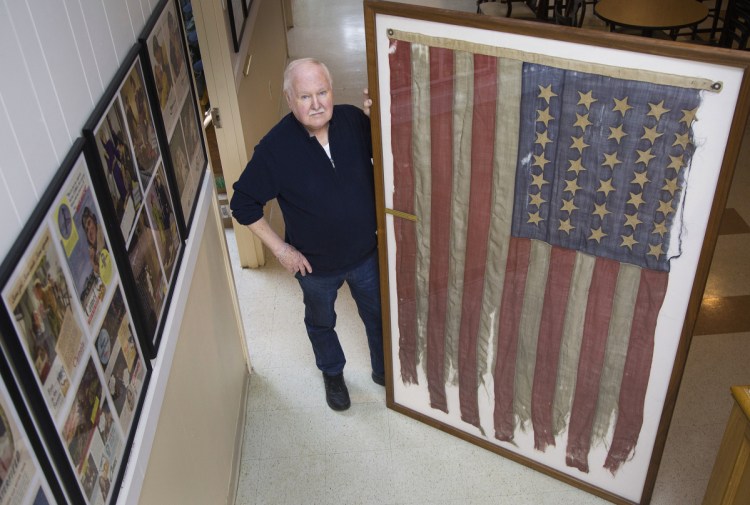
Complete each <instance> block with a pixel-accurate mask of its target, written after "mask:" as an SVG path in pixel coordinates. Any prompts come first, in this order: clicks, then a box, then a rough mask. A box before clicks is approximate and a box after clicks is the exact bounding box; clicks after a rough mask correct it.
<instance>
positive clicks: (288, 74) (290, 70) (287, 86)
mask: <svg viewBox="0 0 750 505" xmlns="http://www.w3.org/2000/svg"><path fill="white" fill-rule="evenodd" d="M308 63H309V64H312V65H318V66H319V67H320V68H322V69H323V74H324V75H325V76H326V79H327V80H328V85H329V87H331V88H333V79H332V78H331V72H330V71H329V70H328V67H327V66H326V64H325V63H323V62H322V61H320V60H318V59H315V58H300V59H298V60H292V61H290V62H289V64H288V65H287V66H286V69H285V70H284V94H285V95H286V96H287V97H291V96H292V94H291V93H292V80H293V79H294V71H295V70H296V69H297V67H299V66H300V65H305V64H308Z"/></svg>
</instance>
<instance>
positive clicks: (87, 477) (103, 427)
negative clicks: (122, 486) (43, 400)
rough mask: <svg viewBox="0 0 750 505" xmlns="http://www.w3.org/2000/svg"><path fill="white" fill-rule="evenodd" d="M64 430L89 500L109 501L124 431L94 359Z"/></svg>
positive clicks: (63, 433)
mask: <svg viewBox="0 0 750 505" xmlns="http://www.w3.org/2000/svg"><path fill="white" fill-rule="evenodd" d="M61 434H62V438H63V441H64V443H65V446H66V447H67V450H68V455H69V456H70V459H71V462H72V463H73V465H74V467H75V470H76V472H77V474H78V479H79V482H80V484H81V488H82V489H83V493H84V494H85V496H86V498H87V499H88V502H89V503H90V504H93V505H98V504H102V503H106V502H107V499H108V498H109V496H110V493H111V491H112V480H113V478H114V476H115V474H116V469H117V467H118V465H119V463H120V454H121V453H122V448H121V446H122V435H121V434H120V431H119V429H118V427H117V426H116V425H115V420H114V417H113V415H112V409H111V408H110V403H109V401H108V400H107V398H106V396H105V395H104V386H103V384H102V382H101V380H100V378H99V374H98V373H97V371H96V367H95V365H94V362H93V361H92V360H91V359H89V360H88V362H87V364H86V370H85V371H84V373H83V377H82V378H81V383H80V384H79V386H78V390H77V391H76V395H75V398H74V400H73V405H72V407H71V409H70V412H69V413H68V417H67V419H66V421H65V424H64V425H63V427H62V433H61Z"/></svg>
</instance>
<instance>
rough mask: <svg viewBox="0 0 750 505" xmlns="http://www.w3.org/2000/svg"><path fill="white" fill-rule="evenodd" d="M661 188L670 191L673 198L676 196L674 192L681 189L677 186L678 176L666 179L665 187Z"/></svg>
mask: <svg viewBox="0 0 750 505" xmlns="http://www.w3.org/2000/svg"><path fill="white" fill-rule="evenodd" d="M661 189H665V190H667V191H669V194H670V195H672V198H674V194H675V193H676V192H677V191H679V188H678V187H677V178H676V177H675V178H674V179H664V187H662V188H661Z"/></svg>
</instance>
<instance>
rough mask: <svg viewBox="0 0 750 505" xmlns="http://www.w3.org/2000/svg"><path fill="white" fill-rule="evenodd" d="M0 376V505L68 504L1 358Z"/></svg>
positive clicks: (1, 356) (0, 356)
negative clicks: (0, 378)
mask: <svg viewBox="0 0 750 505" xmlns="http://www.w3.org/2000/svg"><path fill="white" fill-rule="evenodd" d="M4 335H5V333H4V332H3V337H2V338H3V339H5V336H4ZM0 375H1V376H2V380H1V381H0V504H2V505H26V504H34V505H37V504H39V505H48V504H54V503H61V504H62V503H66V499H65V496H64V495H63V494H62V491H61V490H60V489H59V488H58V486H57V479H56V476H55V474H54V473H53V470H52V468H51V466H50V464H49V461H48V457H47V455H46V451H45V450H44V447H43V446H42V445H41V443H40V442H39V438H38V435H37V433H36V427H35V426H34V424H33V421H32V420H31V418H30V416H29V414H28V412H27V411H26V410H25V407H26V404H25V402H24V400H23V398H22V397H21V395H20V393H19V392H18V390H17V388H16V387H15V386H16V384H15V382H16V380H15V378H14V377H13V375H12V372H11V370H10V367H9V366H8V364H7V362H6V361H5V356H4V355H2V354H0ZM11 391H12V393H11ZM38 454H39V455H41V457H39V456H37V455H38ZM50 483H51V484H50Z"/></svg>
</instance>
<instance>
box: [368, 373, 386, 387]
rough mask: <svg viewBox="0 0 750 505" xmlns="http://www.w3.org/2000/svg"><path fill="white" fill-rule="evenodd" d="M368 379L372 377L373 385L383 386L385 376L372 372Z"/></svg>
mask: <svg viewBox="0 0 750 505" xmlns="http://www.w3.org/2000/svg"><path fill="white" fill-rule="evenodd" d="M370 377H372V382H374V383H375V384H378V385H379V386H385V375H378V374H376V373H375V372H372V374H371V375H370Z"/></svg>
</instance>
